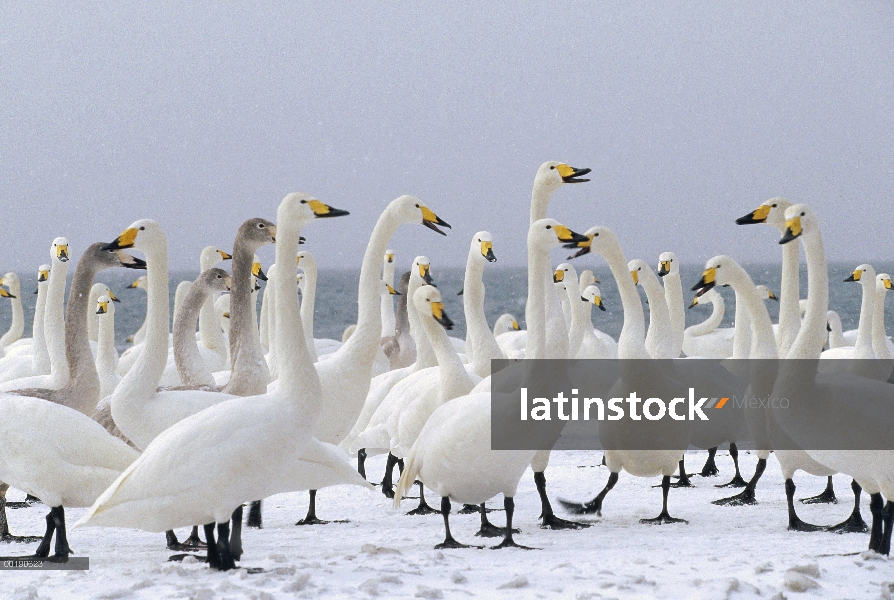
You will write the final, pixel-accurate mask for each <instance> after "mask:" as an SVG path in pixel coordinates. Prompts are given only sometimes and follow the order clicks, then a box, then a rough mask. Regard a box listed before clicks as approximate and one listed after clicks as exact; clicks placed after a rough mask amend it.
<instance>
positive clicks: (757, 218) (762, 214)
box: [736, 204, 770, 225]
mask: <svg viewBox="0 0 894 600" xmlns="http://www.w3.org/2000/svg"><path fill="white" fill-rule="evenodd" d="M769 214H770V207H769V206H766V205H763V204H762V205H761V206H758V207H757V208H756V209H754V210H753V211H751V212H750V213H748V214H747V215H745V216H744V217H739V218H738V219H736V225H754V224H755V223H766V222H767V215H769Z"/></svg>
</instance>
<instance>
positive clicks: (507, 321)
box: [493, 313, 520, 343]
mask: <svg viewBox="0 0 894 600" xmlns="http://www.w3.org/2000/svg"><path fill="white" fill-rule="evenodd" d="M519 329H520V328H519V326H518V321H517V320H516V318H515V316H514V315H511V314H509V313H503V314H502V315H500V316H499V317H497V320H496V321H494V328H493V334H494V338H496V339H497V343H499V338H500V336H501V335H503V334H504V333H509V332H510V331H518V330H519Z"/></svg>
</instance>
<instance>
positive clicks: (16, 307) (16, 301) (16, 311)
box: [0, 273, 25, 357]
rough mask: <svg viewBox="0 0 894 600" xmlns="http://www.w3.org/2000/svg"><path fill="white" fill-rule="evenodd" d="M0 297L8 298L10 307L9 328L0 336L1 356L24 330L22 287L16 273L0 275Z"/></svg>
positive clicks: (17, 339)
mask: <svg viewBox="0 0 894 600" xmlns="http://www.w3.org/2000/svg"><path fill="white" fill-rule="evenodd" d="M0 298H9V299H10V305H11V307H12V318H11V319H10V323H9V329H7V330H6V333H4V334H3V336H2V337H0V357H2V356H3V355H4V354H5V352H6V349H7V348H8V347H9V346H10V345H12V344H14V343H15V342H17V341H19V339H20V338H21V337H22V332H23V331H25V313H24V311H23V310H22V289H21V284H20V283H19V276H18V275H16V274H15V273H7V274H6V275H4V276H3V277H0Z"/></svg>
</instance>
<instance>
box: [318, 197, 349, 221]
mask: <svg viewBox="0 0 894 600" xmlns="http://www.w3.org/2000/svg"><path fill="white" fill-rule="evenodd" d="M307 204H308V206H310V209H311V210H312V211H314V216H316V217H317V218H318V219H319V218H324V217H344V216H346V215H349V214H351V213H349V212H348V211H346V210H341V209H339V208H332V207H331V206H329V205H328V204H323V203H322V202H320V201H319V200H308V202H307Z"/></svg>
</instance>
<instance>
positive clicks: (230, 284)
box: [224, 275, 233, 292]
mask: <svg viewBox="0 0 894 600" xmlns="http://www.w3.org/2000/svg"><path fill="white" fill-rule="evenodd" d="M224 285H225V286H227V291H228V292H229V291H230V290H231V289H232V288H233V278H232V277H230V276H229V275H227V276H226V277H224Z"/></svg>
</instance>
